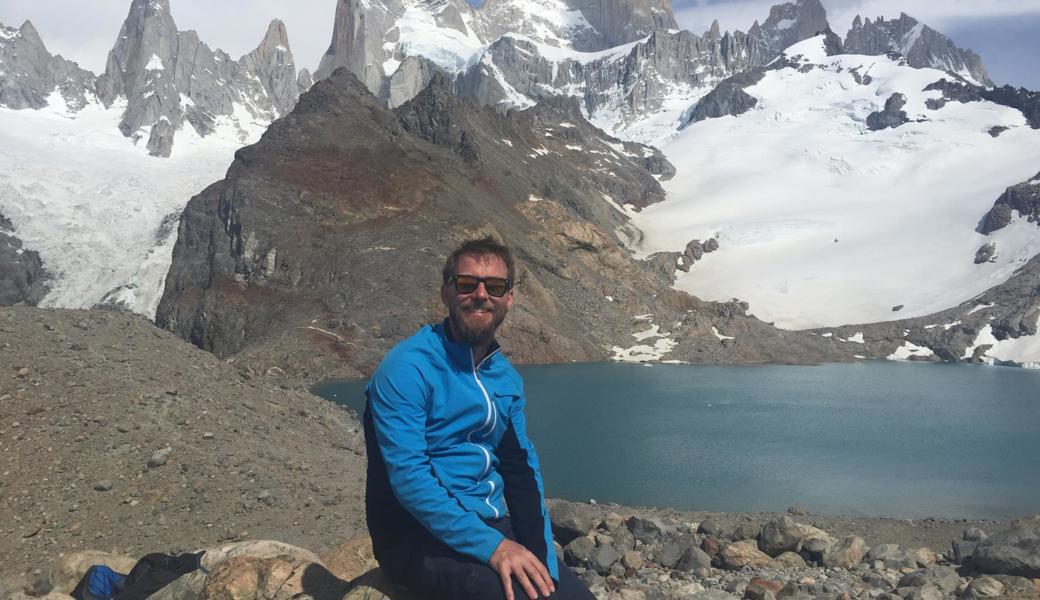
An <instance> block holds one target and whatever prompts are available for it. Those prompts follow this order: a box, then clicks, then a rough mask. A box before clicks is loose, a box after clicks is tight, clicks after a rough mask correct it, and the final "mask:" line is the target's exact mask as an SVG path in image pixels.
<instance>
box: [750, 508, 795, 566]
mask: <svg viewBox="0 0 1040 600" xmlns="http://www.w3.org/2000/svg"><path fill="white" fill-rule="evenodd" d="M802 538H803V535H802V530H801V528H799V527H798V524H797V523H795V521H794V519H792V518H791V517H789V516H787V515H782V516H779V517H776V518H774V519H772V520H771V521H769V522H768V523H766V524H765V525H764V526H763V527H762V532H761V533H760V534H759V536H758V549H759V550H761V551H762V552H765V553H766V554H768V555H769V556H772V557H776V556H779V555H780V554H782V553H784V552H798V551H799V550H801V547H802Z"/></svg>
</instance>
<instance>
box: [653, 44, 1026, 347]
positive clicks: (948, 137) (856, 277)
mask: <svg viewBox="0 0 1040 600" xmlns="http://www.w3.org/2000/svg"><path fill="white" fill-rule="evenodd" d="M785 55H786V58H785V59H784V60H785V61H787V66H784V67H783V68H778V69H773V70H769V71H766V72H765V74H764V77H763V78H762V79H761V80H760V81H759V82H758V83H757V84H754V85H751V86H749V87H746V88H745V89H744V91H745V92H746V93H747V94H749V95H750V96H752V97H754V98H755V99H756V100H757V104H756V105H755V107H754V108H753V109H751V110H749V111H747V112H745V113H743V114H741V115H740V116H737V117H733V116H725V117H722V118H716V119H707V120H703V121H700V122H697V123H694V124H692V125H690V126H689V127H688V128H686V129H685V130H684V131H683V132H682V133H681V134H680V135H679V136H678V137H677V138H676V139H675V140H674V141H673V142H672V143H670V144H669V145H667V146H665V147H664V152H665V154H666V155H667V156H668V157H669V159H670V160H671V161H672V162H673V163H675V165H676V168H677V175H676V177H675V178H674V179H673V180H671V181H670V182H667V183H665V189H666V191H667V192H668V194H669V199H668V200H667V201H666V202H663V203H660V204H657V205H654V206H652V207H649V208H647V209H646V210H644V211H643V212H642V213H640V214H638V215H633V218H634V222H635V223H636V224H637V226H639V228H640V229H642V230H643V231H644V232H646V237H645V238H644V241H643V243H642V246H641V250H642V251H643V252H646V253H651V252H658V251H663V250H681V249H682V248H683V246H684V245H685V244H686V242H687V241H689V240H690V239H694V238H697V239H706V238H709V237H713V236H717V239H718V243H719V246H720V248H719V250H718V251H717V252H714V253H712V254H711V255H710V257H706V258H705V259H704V260H702V261H699V262H697V263H696V264H695V265H694V267H693V268H692V269H691V270H690V272H689V273H688V274H682V275H680V276H679V278H678V281H677V286H678V287H679V288H680V289H684V290H686V291H689V292H690V293H693V294H696V295H698V296H700V297H703V298H706V299H715V300H721V299H727V298H732V297H738V298H741V299H744V300H747V301H748V302H749V304H750V311H751V312H752V313H754V314H755V315H757V316H759V317H761V318H763V319H765V320H767V321H774V322H776V323H777V324H778V325H780V326H782V327H790V328H803V327H813V326H816V327H819V326H836V325H840V324H842V323H865V322H875V321H885V320H891V319H893V318H901V317H905V316H907V315H910V316H920V315H927V314H930V313H933V312H937V311H940V310H943V309H946V308H947V307H951V306H955V305H957V304H959V303H961V302H964V301H966V300H968V299H969V298H971V297H973V296H975V295H977V294H979V293H981V292H983V291H985V290H986V289H988V288H990V287H993V286H995V285H997V284H1000V283H1001V282H1003V281H1006V280H1007V279H1008V278H1009V277H1010V276H1011V275H1012V273H1013V272H1014V271H1015V270H1016V269H1017V268H1019V267H1021V266H1022V265H1024V264H1025V262H1026V261H1028V260H1029V259H1030V258H1032V257H1033V256H1035V255H1037V254H1038V253H1040V230H1038V228H1037V226H1036V225H1035V224H1033V223H1030V222H1028V221H1026V220H1025V219H1022V220H1019V221H1015V222H1013V223H1011V224H1010V225H1009V226H1007V227H1004V228H1003V229H1001V230H1000V231H996V232H994V233H993V234H991V235H990V236H985V235H983V234H981V233H978V232H977V231H976V227H977V226H978V224H979V222H980V220H981V219H982V218H983V216H984V215H985V214H986V213H987V211H988V210H989V209H990V208H991V207H992V205H993V203H994V200H995V199H997V197H998V196H1000V195H1001V193H1002V192H1004V189H1005V188H1006V187H1008V186H1009V185H1013V184H1016V183H1019V182H1023V181H1026V180H1029V179H1030V178H1032V177H1033V175H1034V174H1035V173H1036V172H1037V167H1038V166H1040V131H1038V130H1035V129H1032V128H1030V127H1029V125H1028V123H1027V121H1026V118H1025V117H1024V116H1023V114H1022V113H1021V112H1020V111H1018V110H1015V109H1012V108H1009V107H1006V106H1002V105H998V104H995V103H992V102H987V101H979V102H970V103H953V102H948V103H945V104H943V103H940V102H938V99H940V98H942V92H941V91H939V90H931V91H923V90H925V88H926V87H927V86H929V84H932V83H933V82H935V81H937V80H940V79H943V78H944V77H948V75H946V73H944V72H942V71H936V70H932V69H914V68H911V67H909V66H906V65H905V63H904V62H903V61H902V60H901V59H899V58H889V57H884V56H869V57H868V56H861V55H836V56H827V53H826V51H825V48H824V38H823V37H822V36H821V37H817V38H814V39H811V40H808V41H806V42H802V43H800V44H797V45H795V46H793V47H791V48H788V49H787V51H786V52H785ZM781 63H783V61H781ZM900 103H902V104H903V105H902V106H899V105H900ZM886 105H887V106H888V108H887V109H886V108H885V107H886ZM883 116H886V117H887V119H885V118H882V117H883ZM877 123H884V124H887V125H888V127H887V128H883V129H877V130H873V129H872V128H871V124H875V125H874V126H875V127H880V125H877ZM892 125H896V126H895V127H892ZM995 127H996V128H998V129H1000V128H1005V129H1003V131H1002V133H999V135H997V136H996V137H995V136H994V135H992V134H991V131H993V128H995ZM983 156H984V157H985V160H980V157H983ZM990 242H992V243H995V245H996V247H997V248H998V249H999V250H998V252H997V253H996V255H995V256H994V257H993V258H992V261H983V262H981V263H976V262H975V257H976V253H977V252H978V251H979V249H980V247H981V246H983V245H984V244H986V243H990ZM894 311H895V312H894Z"/></svg>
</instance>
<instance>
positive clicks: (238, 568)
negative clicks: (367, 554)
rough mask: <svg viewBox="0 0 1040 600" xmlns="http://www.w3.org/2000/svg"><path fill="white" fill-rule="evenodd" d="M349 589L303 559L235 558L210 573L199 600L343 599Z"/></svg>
mask: <svg viewBox="0 0 1040 600" xmlns="http://www.w3.org/2000/svg"><path fill="white" fill-rule="evenodd" d="M349 589H350V584H349V583H347V582H345V581H343V580H342V579H339V578H337V577H336V576H335V575H333V574H332V573H330V572H329V570H328V569H326V568H325V567H324V566H322V565H320V564H318V563H315V562H311V561H308V560H305V559H302V558H299V557H292V556H277V557H274V558H256V557H252V556H235V557H233V558H230V559H228V560H226V561H224V562H222V563H220V565H219V566H218V567H217V568H216V569H214V570H213V571H211V572H210V574H209V576H208V577H206V582H205V585H204V586H203V589H202V594H200V595H199V600H293V599H296V598H300V597H310V598H342V597H343V596H344V595H346V593H347V591H349Z"/></svg>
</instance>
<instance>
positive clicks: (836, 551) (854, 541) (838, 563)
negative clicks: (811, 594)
mask: <svg viewBox="0 0 1040 600" xmlns="http://www.w3.org/2000/svg"><path fill="white" fill-rule="evenodd" d="M866 554H867V543H866V542H864V541H863V538H861V537H859V536H857V535H847V536H845V537H844V538H842V540H841V541H840V542H838V543H837V544H835V545H834V546H832V547H831V548H830V549H828V550H827V551H825V552H824V553H823V557H822V559H821V561H820V562H821V564H823V566H825V567H830V568H840V569H848V568H849V567H851V566H852V565H854V564H856V563H858V562H860V561H861V560H863V557H864V556H865V555H866Z"/></svg>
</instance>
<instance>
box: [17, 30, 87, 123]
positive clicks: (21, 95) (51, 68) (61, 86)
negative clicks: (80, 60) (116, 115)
mask: <svg viewBox="0 0 1040 600" xmlns="http://www.w3.org/2000/svg"><path fill="white" fill-rule="evenodd" d="M94 84H95V78H94V74H93V73H91V72H89V71H86V70H84V69H81V68H79V65H77V64H76V63H74V62H72V61H69V60H65V59H64V58H62V57H61V56H57V55H51V53H50V52H48V51H47V47H46V46H45V45H44V43H43V39H42V38H41V37H40V34H39V33H38V32H37V31H36V27H34V26H33V24H32V22H31V21H26V22H24V23H22V26H21V27H19V28H18V29H13V28H10V27H5V26H4V25H3V24H0V106H5V107H7V108H13V109H16V110H20V109H40V108H43V107H44V106H47V104H48V97H50V96H51V94H53V93H54V92H55V91H57V92H58V93H59V94H60V96H61V97H62V99H63V100H64V102H65V105H66V107H67V108H68V109H70V110H79V109H80V108H82V107H83V106H84V105H86V103H87V101H88V98H90V97H93V94H94Z"/></svg>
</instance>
